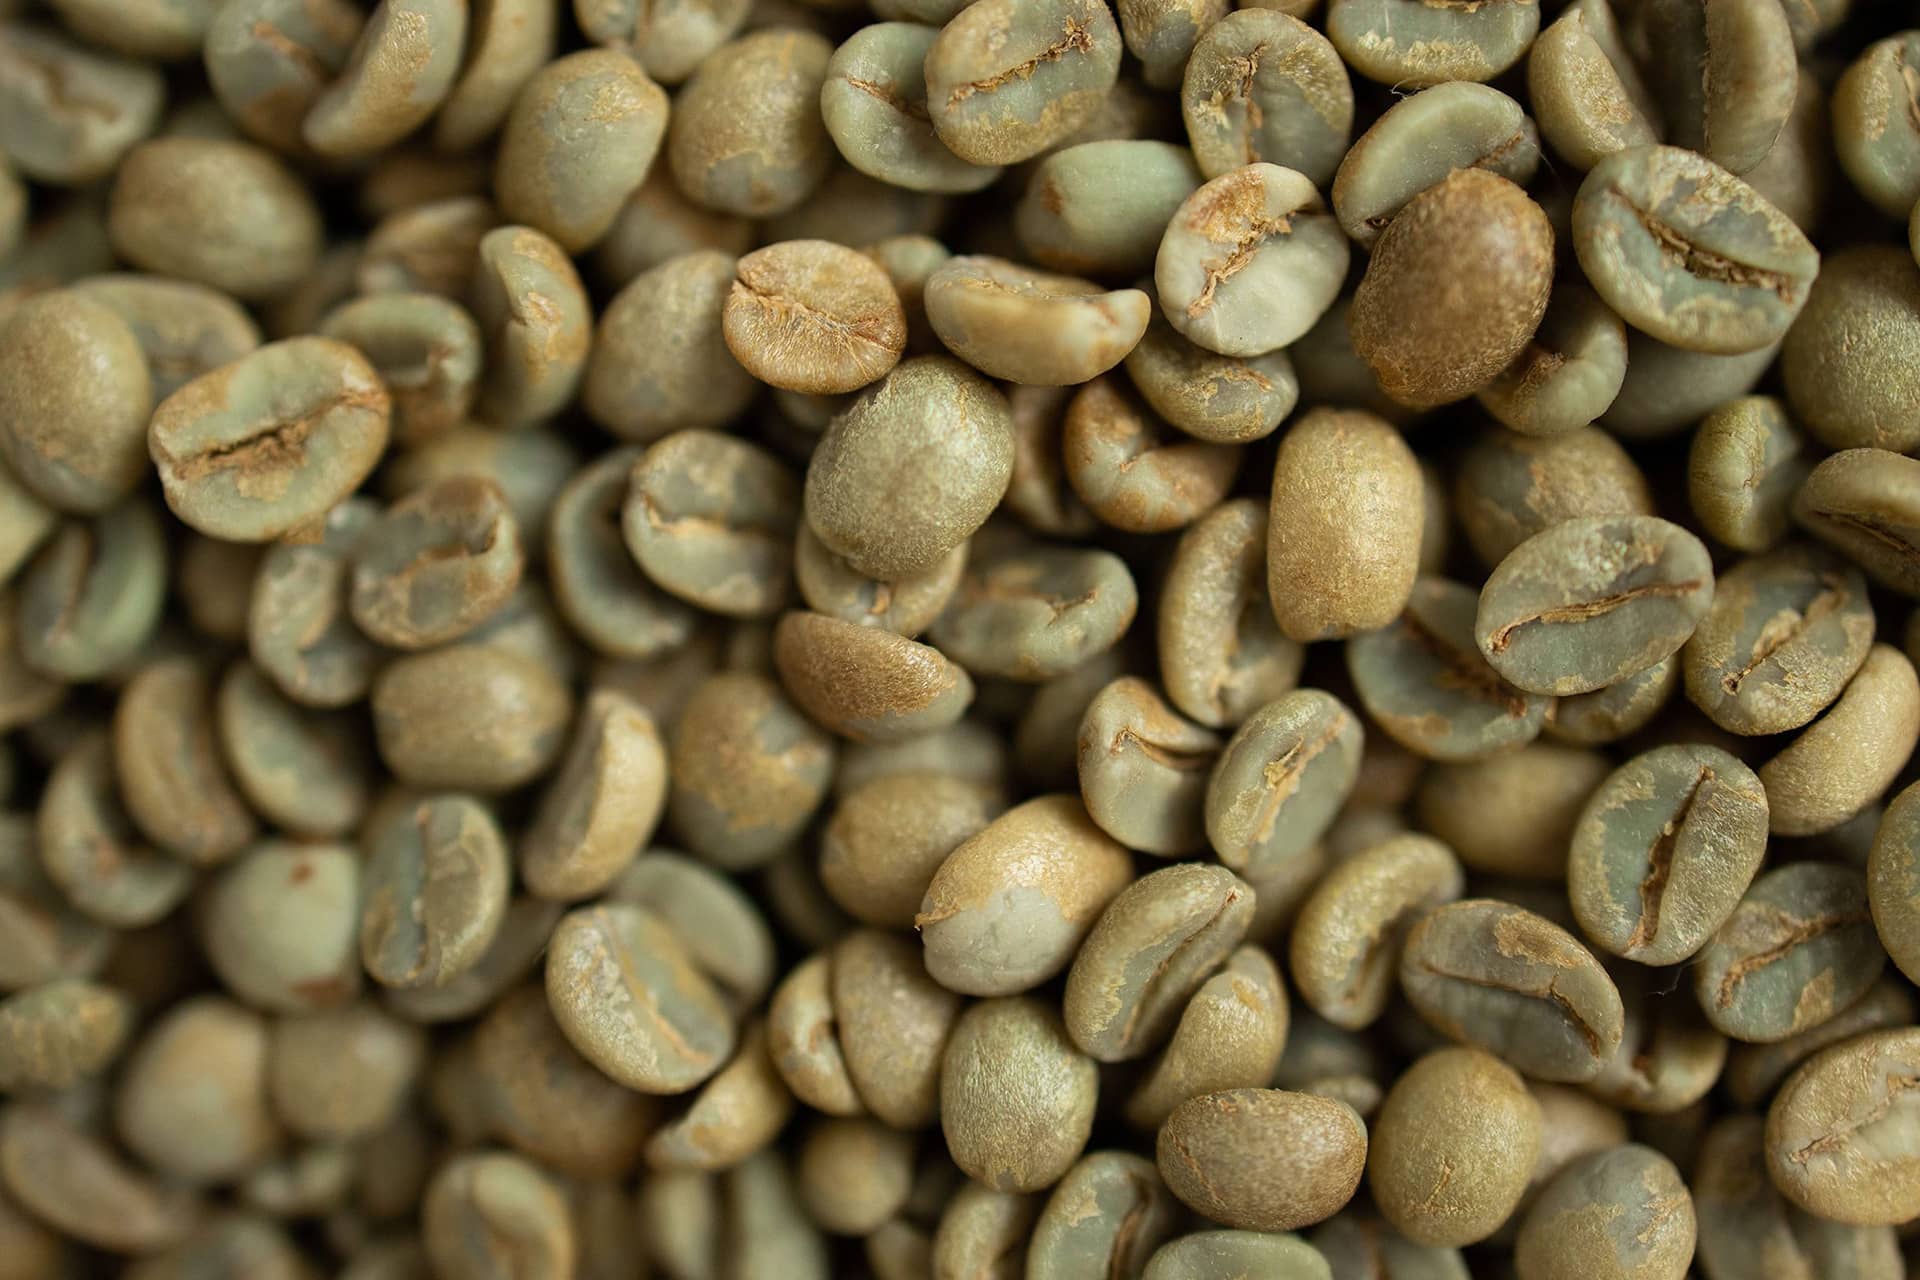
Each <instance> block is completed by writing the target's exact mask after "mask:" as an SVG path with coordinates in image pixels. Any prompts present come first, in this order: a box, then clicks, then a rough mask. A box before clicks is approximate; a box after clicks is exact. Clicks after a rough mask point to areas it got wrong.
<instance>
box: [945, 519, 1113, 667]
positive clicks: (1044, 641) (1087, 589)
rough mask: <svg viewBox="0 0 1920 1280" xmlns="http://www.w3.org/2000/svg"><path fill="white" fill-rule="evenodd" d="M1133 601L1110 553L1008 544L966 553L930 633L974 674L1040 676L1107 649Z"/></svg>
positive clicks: (947, 652) (1075, 665)
mask: <svg viewBox="0 0 1920 1280" xmlns="http://www.w3.org/2000/svg"><path fill="white" fill-rule="evenodd" d="M1139 603H1140V598H1139V589H1138V588H1137V587H1136V586H1135V585H1134V581H1133V576H1132V574H1131V573H1130V572H1129V571H1128V570H1127V566H1126V562H1125V561H1123V560H1121V559H1120V558H1119V557H1118V556H1115V555H1113V554H1112V553H1110V552H1106V551H1096V550H1092V549H1075V548H1067V547H1054V546H1047V545H1044V544H1039V543H1034V544H1030V545H1028V544H1015V545H1013V546H1010V547H1009V548H1008V549H1006V550H1005V551H1004V552H1002V553H1000V554H997V555H995V554H986V555H981V556H978V557H976V558H974V560H973V562H972V563H971V564H969V566H968V568H967V573H966V576H965V577H963V578H962V579H961V581H960V589H959V590H958V591H957V592H956V593H955V594H954V599H953V603H952V604H951V605H949V606H948V608H947V611H946V613H944V614H943V615H941V617H940V619H939V620H938V621H937V622H935V624H934V626H933V629H932V631H931V632H930V635H931V638H932V640H933V642H934V643H935V644H937V645H938V646H939V647H940V649H941V651H942V652H944V653H946V654H948V655H949V656H950V657H952V658H954V659H955V660H956V661H958V662H959V663H960V664H961V665H962V666H964V667H966V668H967V669H968V670H969V671H972V672H974V673H976V674H979V675H986V676H1004V677H1006V678H1008V679H1013V680H1022V681H1040V680H1046V679H1049V678H1051V677H1053V676H1057V675H1062V674H1064V673H1066V672H1068V671H1072V670H1073V669H1074V668H1076V667H1078V666H1079V665H1080V664H1081V663H1083V662H1085V661H1086V660H1087V659H1088V658H1090V657H1092V656H1093V655H1095V654H1098V653H1103V652H1105V651H1107V650H1109V649H1111V648H1112V647H1113V646H1114V645H1115V644H1116V643H1118V641H1119V639H1120V637H1121V636H1122V635H1123V634H1124V633H1125V631H1126V629H1127V627H1128V625H1129V624H1130V623H1131V622H1132V620H1133V616H1134V614H1135V612H1136V611H1137V610H1138V608H1139Z"/></svg>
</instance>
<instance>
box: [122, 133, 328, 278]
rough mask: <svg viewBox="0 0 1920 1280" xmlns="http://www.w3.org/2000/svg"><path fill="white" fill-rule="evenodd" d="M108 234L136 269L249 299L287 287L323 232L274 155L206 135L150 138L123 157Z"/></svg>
mask: <svg viewBox="0 0 1920 1280" xmlns="http://www.w3.org/2000/svg"><path fill="white" fill-rule="evenodd" d="M107 229H108V232H109V234H110V235H111V236H112V237H113V244H114V247H115V249H117V250H118V251H119V253H120V256H121V257H123V258H126V259H127V260H128V261H130V262H132V263H134V264H135V265H136V266H139V267H141V268H142V269H144V270H147V271H152V272H155V273H157V274H160V275H169V276H180V277H183V278H185V279H188V280H193V281H196V282H198V283H200V284H204V285H208V286H210V287H212V288H215V289H218V290H220V291H221V292H223V293H227V294H231V295H233V296H234V297H237V298H244V299H247V300H256V299H262V298H271V297H274V296H276V295H279V294H283V293H285V292H287V291H288V290H289V289H291V288H292V287H293V286H294V285H295V284H296V283H298V282H299V281H300V280H301V278H302V277H304V276H305V275H306V274H307V273H308V272H309V271H311V270H312V269H313V266H314V263H315V261H316V260H317V259H318V257H319V255H320V245H321V236H322V228H321V223H320V211H319V209H318V208H317V207H316V206H315V204H314V202H313V198H312V196H311V195H310V194H308V192H307V190H306V188H305V187H304V186H303V185H301V183H300V182H299V181H298V180H297V179H296V178H295V177H294V174H293V172H292V171H291V170H289V169H288V168H287V167H286V166H285V165H283V164H282V163H281V162H280V161H279V160H278V159H276V158H275V157H274V155H273V153H271V152H269V151H267V150H266V149H265V148H263V147H259V146H255V145H254V144H252V143H248V142H229V141H223V140H218V139H210V138H179V137H176V138H156V139H154V140H152V141H150V142H143V143H141V144H140V145H139V146H138V147H135V148H134V149H133V150H132V151H131V152H129V153H128V154H127V157H126V160H125V162H124V163H123V164H122V165H121V166H120V168H119V171H118V173H117V175H116V176H115V179H114V185H113V196H112V199H111V201H110V203H109V205H108V209H107Z"/></svg>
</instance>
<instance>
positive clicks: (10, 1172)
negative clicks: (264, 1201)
mask: <svg viewBox="0 0 1920 1280" xmlns="http://www.w3.org/2000/svg"><path fill="white" fill-rule="evenodd" d="M0 1181H3V1182H4V1184H5V1186H6V1189H7V1191H8V1192H9V1193H10V1195H11V1196H12V1197H13V1199H14V1200H16V1201H17V1202H18V1203H19V1204H20V1205H21V1206H22V1207H23V1208H25V1209H27V1210H29V1211H30V1212H31V1213H32V1214H33V1215H34V1216H35V1217H36V1218H38V1219H40V1220H41V1221H44V1222H46V1223H48V1224H50V1225H51V1226H53V1227H55V1228H57V1229H59V1230H60V1231H61V1232H62V1233H63V1234H65V1235H67V1236H69V1237H71V1238H72V1239H75V1240H78V1241H81V1242H83V1243H85V1244H88V1245H92V1246H93V1247H95V1248H98V1249H105V1250H108V1251H110V1252H114V1253H121V1254H144V1253H152V1252H155V1251H157V1250H160V1249H165V1248H167V1247H169V1246H170V1245H173V1244H177V1243H179V1242H180V1241H181V1240H183V1239H185V1238H186V1237H187V1236H188V1235H189V1234H190V1233H191V1232H192V1231H193V1229H194V1227H195V1225H196V1224H197V1223H198V1222H199V1220H200V1217H201V1213H202V1205H201V1201H200V1198H199V1196H198V1195H197V1194H195V1193H194V1192H193V1191H191V1190H189V1189H187V1188H185V1187H182V1186H180V1185H178V1184H175V1183H170V1182H168V1181H165V1180H162V1179H160V1178H157V1177H155V1176H153V1175H152V1174H151V1173H149V1172H148V1171H147V1170H145V1169H143V1168H141V1167H140V1165H139V1164H137V1163H136V1162H134V1161H130V1160H128V1159H126V1158H125V1157H124V1156H122V1155H121V1154H120V1153H119V1152H118V1151H116V1150H115V1149H114V1148H113V1147H112V1146H111V1145H110V1144H109V1143H107V1142H106V1141H105V1140H104V1139H103V1138H101V1137H99V1136H97V1135H95V1134H93V1133H90V1132H88V1131H87V1130H86V1129H85V1128H82V1127H78V1126H76V1124H75V1123H74V1122H73V1121H72V1120H70V1119H69V1118H68V1117H67V1116H65V1115H63V1114H61V1110H60V1108H59V1106H58V1104H57V1103H55V1102H52V1101H21V1102H14V1103H12V1104H10V1105H8V1106H7V1107H6V1108H4V1109H0Z"/></svg>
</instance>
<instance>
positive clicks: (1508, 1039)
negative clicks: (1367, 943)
mask: <svg viewBox="0 0 1920 1280" xmlns="http://www.w3.org/2000/svg"><path fill="white" fill-rule="evenodd" d="M1400 985H1401V987H1402V988H1403V989H1404V990H1405V991H1406V993H1407V998H1408V999H1409V1000H1411V1001H1412V1002H1413V1006H1414V1008H1415V1009H1417V1010H1419V1012H1420V1016H1421V1017H1423V1018H1425V1019H1426V1020H1427V1022H1428V1023H1430V1024H1431V1025H1432V1026H1433V1027H1434V1028H1435V1029H1436V1030H1438V1031H1440V1032H1441V1033H1442V1034H1444V1035H1446V1036H1448V1037H1450V1038H1452V1039H1454V1040H1458V1041H1461V1042H1463V1043H1467V1044H1475V1045H1481V1046H1483V1047H1485V1048H1488V1049H1491V1050H1497V1051H1498V1052H1499V1054H1500V1056H1501V1057H1502V1058H1503V1059H1504V1060H1505V1061H1507V1062H1509V1063H1511V1064H1513V1065H1514V1066H1516V1067H1521V1068H1524V1069H1525V1070H1526V1072H1527V1074H1528V1075H1530V1076H1532V1077H1533V1078H1535V1079H1537V1080H1558V1081H1567V1082H1572V1083H1578V1082H1580V1081H1583V1080H1591V1079H1593V1078H1594V1077H1595V1076H1596V1075H1598V1074H1599V1073H1600V1070H1601V1068H1602V1067H1604V1066H1605V1065H1606V1062H1607V1060H1608V1059H1609V1058H1610V1057H1612V1056H1613V1052H1614V1050H1615V1049H1616V1048H1617V1047H1618V1046H1619V1044H1620V1037H1621V1034H1622V1031H1623V1017H1624V1014H1623V1012H1622V1009H1621V1004H1620V992H1619V990H1618V989H1617V988H1615V986H1614V984H1613V979H1611V978H1610V977H1608V976H1607V972H1606V970H1605V969H1603V968H1601V967H1600V962H1599V961H1598V960H1595V959H1594V958H1593V953H1592V952H1590V951H1588V950H1587V949H1586V948H1585V947H1583V946H1581V945H1580V943H1579V942H1578V941H1576V940H1575V939H1574V937H1573V935H1572V934H1570V933H1568V932H1567V931H1566V930H1564V929H1562V928H1560V927H1559V926H1558V925H1556V924H1554V923H1552V922H1551V921H1549V920H1546V919H1544V918H1542V917H1540V916H1538V915H1535V914H1534V913H1533V912H1531V911H1527V910H1525V909H1523V908H1521V907H1517V906H1514V905H1513V904H1511V903H1506V902H1499V901H1494V900H1492V899H1486V898H1479V899H1468V900H1466V901H1463V902H1455V903H1450V904H1449V905H1447V906H1444V907H1441V908H1439V909H1438V910H1436V911H1434V912H1432V913H1430V914H1429V915H1427V916H1426V917H1425V918H1424V919H1422V920H1421V921H1420V922H1419V923H1418V924H1416V925H1415V926H1414V928H1413V931H1412V932H1411V933H1410V934H1408V936H1407V942H1406V946H1405V948H1404V950H1402V952H1401V955H1400ZM1390 1216H1391V1215H1390ZM1397 1225H1399V1226H1400V1227H1401V1229H1402V1230H1405V1229H1406V1228H1405V1224H1404V1223H1401V1224H1397ZM1495 1225H1497V1223H1496V1224H1495Z"/></svg>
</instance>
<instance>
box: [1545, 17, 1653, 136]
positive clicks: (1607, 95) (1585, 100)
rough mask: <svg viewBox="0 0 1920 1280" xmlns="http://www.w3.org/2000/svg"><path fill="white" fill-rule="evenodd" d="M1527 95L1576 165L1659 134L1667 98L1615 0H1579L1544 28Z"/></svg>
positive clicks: (1548, 132) (1551, 134)
mask: <svg viewBox="0 0 1920 1280" xmlns="http://www.w3.org/2000/svg"><path fill="white" fill-rule="evenodd" d="M1527 96H1528V98H1529V99H1530V100H1531V101H1532V103H1533V110H1534V114H1535V115H1536V116H1537V117H1538V118H1539V120H1540V133H1541V135H1542V136H1543V137H1545V138H1546V140H1547V142H1548V143H1549V144H1550V145H1551V146H1552V147H1553V149H1554V150H1555V151H1556V152H1558V153H1559V154H1560V155H1561V156H1562V157H1563V158H1564V159H1566V160H1567V161H1568V162H1569V163H1570V164H1572V165H1573V166H1574V167H1575V168H1576V169H1591V168H1593V166H1594V165H1596V164H1598V163H1599V162H1600V161H1601V160H1602V159H1604V158H1605V157H1607V156H1609V155H1612V154H1613V153H1614V152H1616V151H1623V150H1625V149H1626V148H1628V147H1638V146H1645V145H1647V144H1649V143H1653V142H1658V141H1659V140H1660V138H1659V135H1660V128H1661V125H1662V119H1661V113H1660V104H1659V102H1658V101H1657V100H1656V99H1655V97H1654V95H1653V93H1652V92H1651V91H1650V90H1649V89H1648V87H1647V84H1646V81H1645V79H1644V78H1643V77H1642V75H1641V73H1640V68H1639V65H1638V63H1637V62H1636V60H1635V58H1634V56H1633V53H1632V52H1631V51H1630V50H1629V48H1628V45H1627V41H1626V38H1625V36H1624V34H1623V33H1622V32H1621V30H1620V24H1619V21H1618V19H1616V18H1615V17H1614V12H1613V6H1612V5H1611V4H1609V3H1608V0H1576V3H1574V4H1570V5H1568V6H1567V8H1566V10H1565V11H1564V12H1563V13H1561V15H1560V16H1559V17H1558V18H1557V19H1555V20H1554V21H1553V23H1552V24H1550V25H1549V26H1548V27H1547V29H1546V30H1545V31H1542V32H1541V33H1540V38H1539V39H1538V40H1536V41H1534V43H1533V47H1532V49H1531V50H1530V51H1529V55H1528V58H1527Z"/></svg>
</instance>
